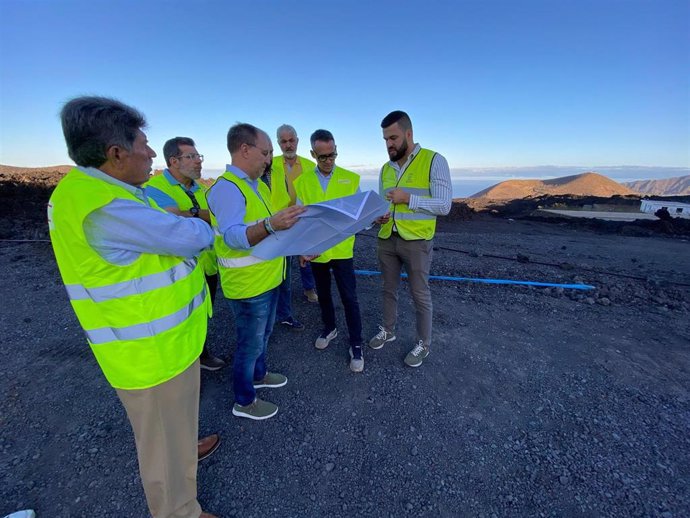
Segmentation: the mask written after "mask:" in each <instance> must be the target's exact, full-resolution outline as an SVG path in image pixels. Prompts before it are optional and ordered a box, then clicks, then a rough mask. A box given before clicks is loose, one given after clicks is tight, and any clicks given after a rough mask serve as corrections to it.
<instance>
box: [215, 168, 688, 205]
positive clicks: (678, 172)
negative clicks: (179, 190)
mask: <svg viewBox="0 0 690 518" xmlns="http://www.w3.org/2000/svg"><path fill="white" fill-rule="evenodd" d="M350 169H351V170H353V171H355V172H357V173H358V174H359V175H360V176H361V183H360V185H361V189H362V190H363V191H368V190H373V191H376V192H378V169H372V168H369V167H351V168H350ZM223 171H224V169H218V168H208V169H204V170H203V171H202V176H203V177H204V178H217V177H218V176H220V175H221V174H223ZM589 171H591V172H596V173H598V174H601V175H602V176H605V177H607V178H610V179H611V180H613V181H615V182H618V183H625V182H634V181H637V180H655V179H666V178H672V177H680V176H686V175H688V174H690V168H688V167H662V166H659V167H653V166H532V167H495V168H477V167H466V168H451V170H450V174H451V182H452V185H453V198H467V197H468V196H472V195H473V194H476V193H478V192H479V191H482V190H484V189H486V188H488V187H491V186H492V185H496V184H498V183H501V182H505V181H508V180H550V179H553V178H562V177H565V176H571V175H577V174H582V173H585V172H589Z"/></svg>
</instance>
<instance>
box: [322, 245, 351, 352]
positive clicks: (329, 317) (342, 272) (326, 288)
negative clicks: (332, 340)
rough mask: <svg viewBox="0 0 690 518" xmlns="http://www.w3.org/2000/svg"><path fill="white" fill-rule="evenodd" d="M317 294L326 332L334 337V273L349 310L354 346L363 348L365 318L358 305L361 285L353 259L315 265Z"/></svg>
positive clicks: (347, 315)
mask: <svg viewBox="0 0 690 518" xmlns="http://www.w3.org/2000/svg"><path fill="white" fill-rule="evenodd" d="M311 271H312V273H313V274H314V282H315V284H316V293H317V295H318V296H319V306H320V307H321V320H322V321H323V326H324V331H325V332H326V333H330V332H331V331H333V329H335V328H336V322H335V307H334V306H333V296H332V295H331V271H332V272H333V278H334V279H335V284H336V286H337V287H338V293H339V294H340V300H341V301H342V303H343V307H344V308H345V321H346V322H347V331H348V333H349V336H350V345H362V317H361V315H360V313H359V302H358V301H357V281H356V280H355V268H354V261H353V260H352V258H350V259H331V260H330V261H328V262H327V263H315V262H312V263H311Z"/></svg>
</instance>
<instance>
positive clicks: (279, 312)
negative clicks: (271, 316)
mask: <svg viewBox="0 0 690 518" xmlns="http://www.w3.org/2000/svg"><path fill="white" fill-rule="evenodd" d="M291 268H292V257H286V258H285V279H283V282H281V283H280V286H278V307H277V309H276V319H277V320H278V322H282V321H283V320H288V319H289V318H290V317H291V316H292V303H291V301H290V299H291V298H292V289H291V288H290V269H291Z"/></svg>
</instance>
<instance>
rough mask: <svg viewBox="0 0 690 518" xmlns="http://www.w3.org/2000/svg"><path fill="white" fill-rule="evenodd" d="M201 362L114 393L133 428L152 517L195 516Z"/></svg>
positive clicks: (196, 506)
mask: <svg viewBox="0 0 690 518" xmlns="http://www.w3.org/2000/svg"><path fill="white" fill-rule="evenodd" d="M199 377H200V374H199V360H197V361H195V362H194V363H193V364H192V365H191V366H190V367H189V368H188V369H187V370H185V371H184V372H182V373H181V374H178V375H177V376H175V377H174V378H172V379H171V380H168V381H166V382H165V383H162V384H160V385H157V386H155V387H151V388H148V389H142V390H123V389H116V391H117V395H118V396H119V398H120V401H122V404H123V405H124V407H125V410H126V411H127V416H128V417H129V422H130V423H131V424H132V429H133V430H134V440H135V442H136V446H137V457H138V459H139V473H140V475H141V481H142V484H143V485H144V493H145V494H146V502H147V503H148V506H149V511H150V512H151V514H152V515H153V517H154V518H199V515H200V514H201V506H200V505H199V502H198V501H197V499H196V465H197V454H198V453H197V440H198V431H199Z"/></svg>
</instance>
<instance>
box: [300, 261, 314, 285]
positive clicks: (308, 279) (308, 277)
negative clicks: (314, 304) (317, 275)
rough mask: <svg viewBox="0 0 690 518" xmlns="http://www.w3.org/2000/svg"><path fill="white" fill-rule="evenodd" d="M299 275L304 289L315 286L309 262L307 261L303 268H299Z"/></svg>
mask: <svg viewBox="0 0 690 518" xmlns="http://www.w3.org/2000/svg"><path fill="white" fill-rule="evenodd" d="M299 275H300V277H301V278H302V288H304V291H307V290H313V289H314V288H316V284H315V283H314V274H313V273H312V271H311V262H309V263H307V265H306V266H305V267H304V268H300V269H299Z"/></svg>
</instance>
